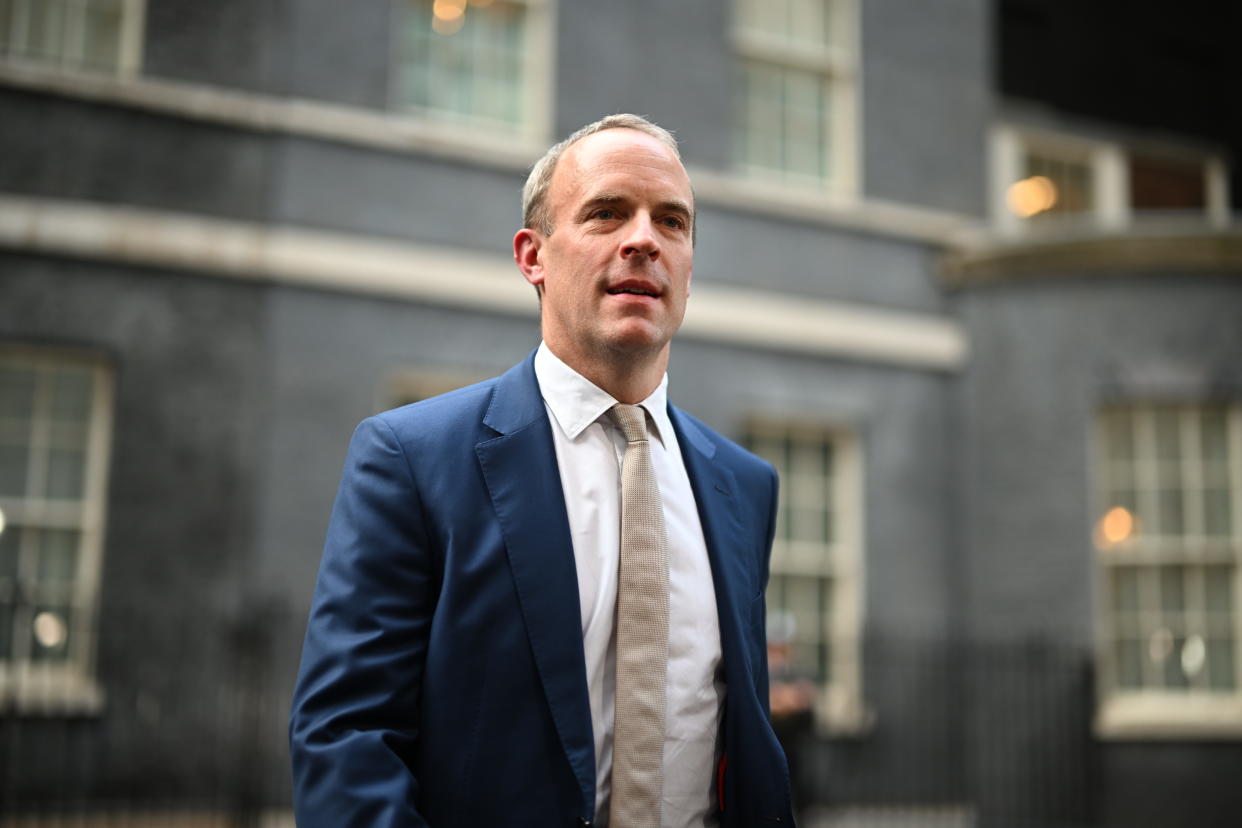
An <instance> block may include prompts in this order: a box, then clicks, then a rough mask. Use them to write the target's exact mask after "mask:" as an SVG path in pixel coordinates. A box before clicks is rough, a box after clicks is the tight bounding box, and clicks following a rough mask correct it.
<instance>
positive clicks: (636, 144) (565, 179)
mask: <svg viewBox="0 0 1242 828" xmlns="http://www.w3.org/2000/svg"><path fill="white" fill-rule="evenodd" d="M610 167H611V171H613V172H616V173H618V174H620V175H623V176H627V177H628V176H639V177H643V178H647V177H650V178H657V177H662V176H665V175H668V174H669V172H670V171H671V170H672V169H675V170H676V172H675V173H673V176H674V180H676V181H677V183H678V184H684V186H685V188H686V190H687V194H688V193H689V190H690V177H689V176H688V175H687V174H686V171H685V168H684V167H683V166H682V163H681V161H680V160H679V159H678V158H677V156H676V155H675V154H674V153H673V150H672V149H671V148H669V147H668V146H667V145H666V144H665V143H664V142H663V141H661V140H660V139H659V138H656V137H655V136H654V135H649V134H647V133H645V132H642V131H640V130H636V129H629V128H625V127H617V128H614V129H606V130H601V131H600V132H596V133H593V134H591V135H588V136H586V137H585V138H583V139H581V140H580V141H577V142H575V143H574V144H573V145H571V146H570V147H569V148H567V149H566V150H565V154H564V155H562V156H561V160H560V163H558V164H557V165H556V170H555V171H554V172H553V177H552V187H553V188H554V189H556V188H558V185H559V186H560V187H561V188H564V187H573V186H575V185H576V187H575V189H577V188H581V187H582V186H583V185H588V182H587V181H586V180H585V178H586V177H588V176H591V175H592V174H593V173H599V172H602V171H605V170H609V169H610ZM644 169H646V170H647V171H648V172H647V174H644ZM588 186H589V185H588Z"/></svg>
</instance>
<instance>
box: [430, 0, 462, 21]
mask: <svg viewBox="0 0 1242 828" xmlns="http://www.w3.org/2000/svg"><path fill="white" fill-rule="evenodd" d="M431 13H432V14H433V15H435V17H436V19H437V20H446V21H448V20H457V19H458V18H459V17H461V16H462V15H464V14H465V13H466V0H436V2H435V5H433V6H432V7H431Z"/></svg>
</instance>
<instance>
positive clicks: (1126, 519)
mask: <svg viewBox="0 0 1242 828" xmlns="http://www.w3.org/2000/svg"><path fill="white" fill-rule="evenodd" d="M1133 534H1134V515H1133V514H1131V513H1130V510H1129V509H1127V508H1126V507H1125V506H1114V507H1113V508H1111V509H1109V510H1108V511H1107V512H1105V513H1104V517H1102V518H1100V525H1099V536H1100V540H1102V541H1103V542H1104V544H1105V545H1107V546H1111V545H1112V544H1115V543H1121V542H1122V541H1123V540H1126V539H1127V538H1129V537H1130V536H1131V535H1133Z"/></svg>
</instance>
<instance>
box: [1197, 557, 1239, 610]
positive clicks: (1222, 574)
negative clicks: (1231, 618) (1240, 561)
mask: <svg viewBox="0 0 1242 828" xmlns="http://www.w3.org/2000/svg"><path fill="white" fill-rule="evenodd" d="M1203 584H1204V589H1205V592H1206V601H1205V606H1206V609H1207V611H1208V612H1209V613H1213V614H1214V613H1221V614H1224V615H1230V614H1232V612H1233V568H1232V567H1228V566H1209V567H1205V568H1204V570H1203Z"/></svg>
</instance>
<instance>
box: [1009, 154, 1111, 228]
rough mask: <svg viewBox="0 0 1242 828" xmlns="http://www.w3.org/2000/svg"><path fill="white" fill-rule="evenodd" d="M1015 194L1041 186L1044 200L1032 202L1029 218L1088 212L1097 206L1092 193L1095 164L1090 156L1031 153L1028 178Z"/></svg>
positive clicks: (1025, 178) (1015, 189)
mask: <svg viewBox="0 0 1242 828" xmlns="http://www.w3.org/2000/svg"><path fill="white" fill-rule="evenodd" d="M1022 181H1023V182H1032V184H1025V185H1024V184H1023V183H1022V182H1020V183H1019V185H1018V186H1017V187H1014V188H1013V189H1012V190H1011V192H1014V193H1018V192H1020V191H1021V188H1022V187H1023V186H1026V187H1032V188H1033V187H1038V188H1039V189H1040V192H1041V195H1043V196H1044V197H1043V199H1042V200H1041V201H1040V202H1038V203H1035V202H1028V204H1027V205H1025V211H1024V212H1023V213H1022V214H1023V215H1024V216H1026V217H1028V218H1029V217H1035V216H1056V215H1062V214H1066V213H1086V212H1089V211H1090V210H1091V209H1092V207H1093V206H1094V204H1095V197H1094V193H1093V191H1092V188H1093V185H1094V181H1093V173H1092V169H1091V161H1090V158H1088V157H1076V156H1073V155H1068V156H1067V155H1057V154H1054V153H1048V152H1029V153H1027V156H1026V176H1025V177H1024V178H1023V180H1022Z"/></svg>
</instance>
